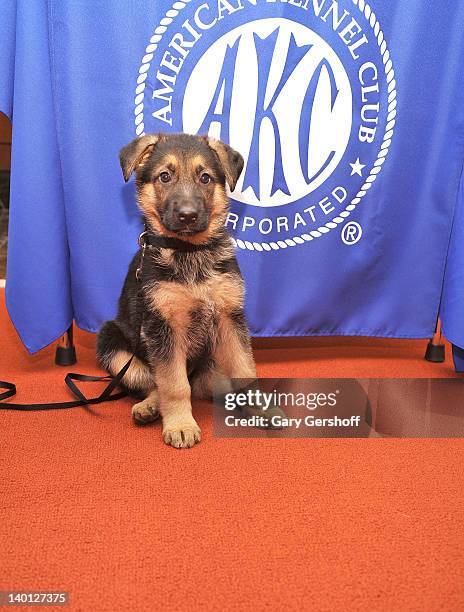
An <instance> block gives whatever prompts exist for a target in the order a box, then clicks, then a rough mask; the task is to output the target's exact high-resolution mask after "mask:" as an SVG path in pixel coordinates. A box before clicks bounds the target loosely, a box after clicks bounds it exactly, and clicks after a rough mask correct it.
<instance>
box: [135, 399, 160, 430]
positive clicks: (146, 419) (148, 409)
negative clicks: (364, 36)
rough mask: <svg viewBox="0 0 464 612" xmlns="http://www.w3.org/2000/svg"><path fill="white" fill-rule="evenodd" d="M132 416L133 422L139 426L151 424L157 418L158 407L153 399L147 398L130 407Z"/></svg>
mask: <svg viewBox="0 0 464 612" xmlns="http://www.w3.org/2000/svg"><path fill="white" fill-rule="evenodd" d="M132 416H133V417H134V421H135V422H136V423H139V424H141V425H145V424H146V423H151V422H152V421H155V420H156V419H157V418H158V417H159V412H158V407H157V405H156V402H155V401H153V398H150V397H147V398H146V399H144V400H143V401H141V402H139V403H138V404H134V405H133V406H132Z"/></svg>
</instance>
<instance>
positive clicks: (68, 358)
mask: <svg viewBox="0 0 464 612" xmlns="http://www.w3.org/2000/svg"><path fill="white" fill-rule="evenodd" d="M76 362H77V358H76V349H75V348H74V344H73V326H72V325H71V327H70V328H69V329H68V331H67V332H66V333H65V334H64V336H61V338H60V339H59V344H58V346H57V347H56V354H55V363H56V364H57V365H61V366H70V365H74V364H75V363H76Z"/></svg>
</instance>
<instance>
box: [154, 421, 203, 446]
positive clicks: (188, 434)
mask: <svg viewBox="0 0 464 612" xmlns="http://www.w3.org/2000/svg"><path fill="white" fill-rule="evenodd" d="M163 440H164V441H165V442H166V444H170V445H171V446H174V448H191V447H192V446H194V445H195V444H196V443H197V442H200V440H201V430H200V428H199V427H198V425H197V423H196V421H195V419H194V418H193V417H192V419H191V420H182V421H178V422H170V423H169V424H165V425H164V427H163Z"/></svg>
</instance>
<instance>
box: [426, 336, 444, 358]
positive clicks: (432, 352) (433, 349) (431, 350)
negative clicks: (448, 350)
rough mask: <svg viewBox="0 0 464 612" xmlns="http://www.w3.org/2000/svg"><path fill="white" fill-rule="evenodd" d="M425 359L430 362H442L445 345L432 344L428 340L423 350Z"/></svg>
mask: <svg viewBox="0 0 464 612" xmlns="http://www.w3.org/2000/svg"><path fill="white" fill-rule="evenodd" d="M425 359H426V360H427V361H431V362H432V363H443V362H444V361H445V345H444V344H432V342H431V341H430V342H429V343H428V345H427V350H426V352H425Z"/></svg>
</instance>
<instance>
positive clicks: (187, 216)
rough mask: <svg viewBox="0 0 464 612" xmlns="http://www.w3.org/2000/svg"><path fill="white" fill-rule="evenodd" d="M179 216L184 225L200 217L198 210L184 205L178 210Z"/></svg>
mask: <svg viewBox="0 0 464 612" xmlns="http://www.w3.org/2000/svg"><path fill="white" fill-rule="evenodd" d="M177 218H178V219H179V222H180V223H182V225H190V224H191V223H195V222H196V221H197V219H198V212H197V211H196V210H195V209H194V208H193V207H191V206H183V207H182V208H181V209H180V210H179V211H178V212H177Z"/></svg>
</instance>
